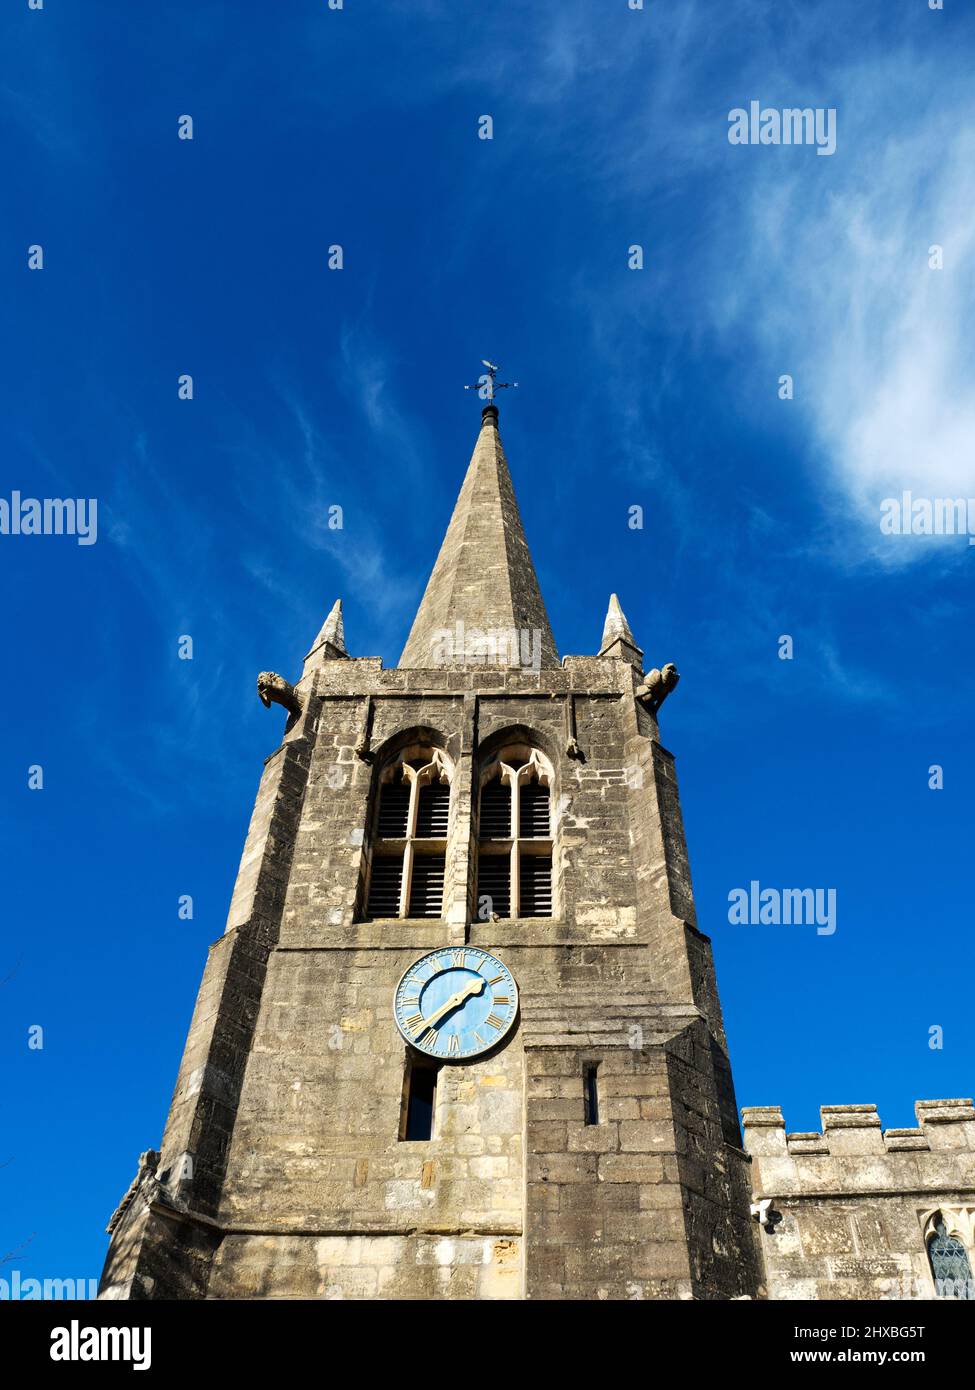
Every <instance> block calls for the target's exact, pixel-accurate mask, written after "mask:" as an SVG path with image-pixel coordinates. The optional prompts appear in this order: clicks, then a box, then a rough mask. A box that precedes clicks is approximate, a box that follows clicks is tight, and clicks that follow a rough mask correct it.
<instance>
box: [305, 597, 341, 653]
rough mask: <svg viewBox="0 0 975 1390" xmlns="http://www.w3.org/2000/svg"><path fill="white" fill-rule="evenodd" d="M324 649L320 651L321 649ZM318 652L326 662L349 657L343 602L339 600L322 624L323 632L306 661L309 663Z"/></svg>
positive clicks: (316, 639)
mask: <svg viewBox="0 0 975 1390" xmlns="http://www.w3.org/2000/svg"><path fill="white" fill-rule="evenodd" d="M320 647H321V648H324V650H323V651H319V648H320ZM316 652H317V653H318V655H319V657H320V658H322V659H324V660H325V661H335V660H337V659H340V658H341V657H347V656H348V655H349V653H348V652H347V651H346V650H345V625H344V624H343V622H342V600H341V599H340V598H337V599H336V600H335V602H334V603H333V604H332V608H331V612H330V613H329V615H328V617H327V618H326V619H325V621H324V623H323V624H322V630H321V632H320V633H319V634H318V636H317V637H316V638H315V640H314V642H312V644H311V651H310V652H309V653H308V656H306V657H305V660H306V661H308V660H309V659H310V658H311V657H313V656H314V655H315V654H316Z"/></svg>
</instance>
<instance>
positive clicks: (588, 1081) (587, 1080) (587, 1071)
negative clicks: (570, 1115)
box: [582, 1062, 599, 1125]
mask: <svg viewBox="0 0 975 1390" xmlns="http://www.w3.org/2000/svg"><path fill="white" fill-rule="evenodd" d="M598 1073H599V1063H598V1062H587V1063H586V1065H585V1066H584V1067H583V1069H582V1082H583V1094H584V1097H585V1116H586V1124H587V1125H598V1124H599V1080H598Z"/></svg>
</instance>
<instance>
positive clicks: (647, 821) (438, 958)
mask: <svg viewBox="0 0 975 1390" xmlns="http://www.w3.org/2000/svg"><path fill="white" fill-rule="evenodd" d="M595 632H598V626H597V627H596V629H595ZM594 637H595V633H594ZM670 655H671V654H670V653H665V652H656V651H652V652H651V653H650V656H651V658H652V660H648V661H646V662H645V660H644V653H643V651H642V650H641V648H640V646H639V645H638V643H637V640H636V637H635V636H634V634H633V632H632V631H631V630H630V627H629V625H628V623H627V620H626V618H625V616H624V614H623V612H622V610H621V607H620V604H619V602H618V601H617V599H616V597H615V595H613V596H612V597H611V598H610V600H609V611H608V613H607V615H606V619H605V626H604V628H603V632H602V640H601V642H600V643H599V648H598V651H596V652H595V654H593V655H582V656H564V657H560V656H559V652H558V650H557V648H556V644H555V639H554V636H553V633H552V630H551V627H550V625H549V620H548V617H547V615H546V610H545V604H544V602H543V599H542V595H541V592H540V589H539V584H538V579H537V577H536V574H535V569H534V566H533V563H532V558H531V554H530V552H529V549H528V544H527V542H526V539H525V534H524V530H523V527H522V521H521V517H520V514H519V510H518V505H517V502H516V499H515V494H514V490H513V487H512V482H511V477H510V474H509V471H508V466H507V463H506V460H505V455H504V451H503V449H502V445H501V438H500V435H499V430H498V410H497V407H496V405H495V404H494V401H493V398H492V399H491V400H490V402H489V404H487V405H486V406H485V407H484V409H483V412H482V420H481V426H480V431H479V434H478V438H477V442H476V444H475V447H474V452H473V455H472V457H471V461H470V465H469V468H468V470H467V475H466V477H465V479H464V482H463V486H462V487H461V490H460V494H459V497H458V499H457V503H456V506H455V508H454V512H453V516H452V518H451V520H450V524H449V526H448V528H447V532H446V536H445V537H444V540H443V544H442V546H441V548H440V553H439V556H438V557H437V560H436V564H435V565H434V568H433V573H432V574H431V576H430V580H429V582H428V584H427V587H426V591H425V593H424V595H423V599H422V602H421V603H420V607H419V610H418V612H417V614H416V617H415V619H414V622H413V626H412V629H411V631H410V633H409V636H408V638H407V641H406V645H405V647H404V649H403V654H402V656H401V658H400V662H399V665H398V666H397V667H395V668H394V669H392V670H386V669H384V668H383V664H382V661H381V660H380V659H379V658H376V657H369V656H366V657H359V656H355V655H352V654H350V653H349V652H348V651H347V649H346V643H345V635H344V631H343V620H342V609H341V604H340V603H336V605H335V607H334V608H333V609H332V611H331V613H330V614H329V615H328V618H327V620H326V622H325V624H324V626H323V627H322V629H321V631H320V633H319V634H318V636H317V637H316V638H315V641H314V642H313V643H312V646H311V649H310V651H309V652H308V654H307V656H306V657H305V658H304V665H303V667H302V669H301V675H300V678H299V679H298V680H297V681H295V682H294V684H292V683H291V681H290V680H288V679H286V678H284V677H282V676H279V675H277V674H275V673H273V672H262V673H261V675H260V676H259V677H258V694H259V696H260V698H261V699H262V701H263V702H264V704H265V705H267V706H268V707H274V706H278V707H280V708H278V709H273V711H272V715H271V716H269V718H273V719H274V721H275V723H277V721H279V720H280V721H282V723H281V725H280V730H281V732H280V735H278V734H277V733H275V734H272V737H275V738H276V737H280V742H279V744H278V746H277V747H276V748H275V750H274V751H273V752H272V753H271V754H270V756H269V757H268V758H267V759H266V761H265V764H264V770H263V775H262V777H261V782H260V787H259V790H258V793H257V800H256V804H255V807H254V812H253V815H252V818H251V822H250V828H249V830H248V834H247V839H246V843H245V846H244V851H243V855H242V858H241V863H240V870H239V874H238V877H237V882H236V887H235V889H234V893H233V899H232V902H231V906H230V913H229V917H228V921H227V927H226V931H225V933H224V935H223V936H222V937H221V938H220V939H219V940H218V941H217V942H216V943H215V944H214V945H213V946H212V947H211V948H210V952H209V957H208V960H207V964H206V969H205V972H204V976H203V982H202V985H201V987H200V992H199V996H198V999H197V1003H196V1009H195V1012H194V1014H193V1019H192V1023H191V1025H190V1030H189V1036H188V1039H187V1043H186V1049H185V1052H184V1055H183V1060H182V1065H181V1067H180V1070H179V1076H178V1080H177V1084H176V1091H175V1094H174V1097H173V1101H172V1105H171V1108H170V1112H169V1118H168V1121H167V1124H166V1129H165V1133H164V1135H163V1139H162V1143H161V1147H160V1149H159V1151H158V1152H157V1151H156V1150H152V1149H149V1150H147V1151H146V1152H145V1153H144V1154H143V1155H142V1157H141V1160H140V1164H139V1170H138V1172H137V1175H136V1177H135V1179H134V1181H133V1183H132V1185H131V1187H130V1189H129V1191H128V1192H127V1193H126V1195H125V1197H124V1198H123V1200H122V1203H121V1205H120V1207H119V1209H118V1211H117V1212H116V1213H115V1215H114V1216H113V1217H112V1221H111V1224H110V1227H109V1230H110V1233H111V1242H110V1247H109V1251H108V1256H107V1260H106V1264H105V1270H104V1274H103V1277H102V1286H101V1294H100V1297H102V1298H121V1299H197V1298H199V1299H203V1298H208V1299H231V1298H232V1299H240V1298H244V1299H265V1298H287V1299H369V1298H378V1299H438V1300H439V1299H611V1300H633V1299H739V1298H809V1299H816V1298H853V1297H888V1298H929V1297H935V1296H955V1297H964V1296H971V1292H970V1293H969V1294H968V1295H966V1294H965V1292H964V1288H965V1286H966V1284H967V1287H968V1289H969V1290H970V1291H971V1280H972V1273H971V1263H972V1250H973V1245H975V1110H973V1108H972V1102H971V1100H936V1101H928V1102H920V1103H919V1105H918V1121H919V1123H918V1128H916V1129H910V1130H887V1131H886V1132H885V1131H882V1130H881V1127H880V1120H879V1118H878V1117H877V1114H876V1110H875V1108H874V1107H873V1106H869V1105H846V1106H829V1107H825V1108H824V1110H823V1129H822V1132H821V1133H816V1134H807V1133H804V1134H787V1133H786V1129H785V1124H784V1120H783V1117H782V1112H781V1110H779V1109H777V1108H775V1107H769V1106H764V1107H752V1108H749V1109H746V1110H745V1111H744V1112H743V1116H744V1129H742V1127H741V1126H740V1123H739V1111H738V1108H737V1102H736V1098H735V1089H734V1084H733V1081H732V1074H731V1066H730V1063H729V1057H728V1047H727V1043H726V1040H725V1034H724V1027H723V1024H722V1018H721V1007H720V1003H719V1000H718V990H717V983H716V980H715V972H714V965H713V961H712V953H711V944H710V941H709V939H708V937H707V936H706V935H704V933H703V932H702V931H701V930H700V929H699V927H698V923H697V919H696V914H695V908H694V897H693V893H692V888H691V875H690V869H689V864H688V852H687V845H686V843H685V838H684V828H683V824H682V820H681V809H680V800H679V797H678V790H677V777H676V772H675V764H674V756H673V754H672V753H671V752H669V751H668V749H667V748H666V747H665V746H664V743H663V742H662V741H661V727H660V725H661V720H665V715H666V707H665V706H664V701H665V700H666V699H667V698H668V697H669V696H670V695H671V694H672V693H673V691H674V689H675V687H676V686H677V682H678V674H677V670H676V667H675V666H674V665H673V664H672V663H670V662H669V661H665V660H663V658H665V657H669V656H670ZM292 674H293V673H292ZM675 698H679V696H676V697H675ZM282 711H283V713H282ZM754 1007H761V1008H767V1009H768V1010H769V1011H770V1015H771V1013H772V1012H773V1011H774V1010H776V1009H781V1007H782V1005H781V1002H779V1003H777V1002H776V1000H775V998H774V997H770V996H767V995H762V994H761V993H756V998H755V1001H754ZM770 1022H771V1018H770ZM743 1135H744V1141H743ZM946 1281H947V1282H946ZM972 1292H975V1291H972Z"/></svg>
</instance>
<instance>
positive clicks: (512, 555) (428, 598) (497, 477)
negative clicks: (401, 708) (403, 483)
mask: <svg viewBox="0 0 975 1390" xmlns="http://www.w3.org/2000/svg"><path fill="white" fill-rule="evenodd" d="M468 663H469V664H471V665H474V664H476V665H482V666H534V667H536V668H537V667H539V666H547V667H551V666H558V665H559V654H558V651H557V650H556V647H555V640H554V638H553V637H552V629H551V627H550V626H549V621H548V616H547V615H546V612H545V604H544V602H543V600H542V595H541V592H540V590H539V587H538V578H537V576H536V574H535V566H534V565H533V564H532V558H531V554H530V553H529V550H528V542H527V541H526V540H525V532H524V529H523V527H522V524H521V516H520V514H519V511H518V503H517V501H516V499H515V492H514V488H513V487H512V483H511V475H510V473H509V472H508V465H507V462H506V460H505V456H504V450H503V448H502V447H501V438H500V435H499V434H498V410H497V406H495V405H486V406H485V407H484V409H483V411H482V412H481V432H480V434H479V435H478V439H477V443H476V444H475V446H474V452H473V454H472V455H471V461H470V466H469V467H468V469H467V476H466V477H465V478H464V483H463V486H462V487H461V490H460V495H459V496H458V498H457V503H456V505H455V507H454V514H453V516H452V517H451V518H450V525H449V526H448V527H447V534H446V535H445V536H444V540H443V544H442V545H441V547H440V554H439V555H438V556H437V562H436V564H435V565H434V567H433V573H432V574H431V575H430V579H429V581H428V583H427V587H426V591H425V593H424V595H423V599H422V600H421V603H420V607H419V609H418V610H417V614H416V617H415V619H414V620H413V627H412V628H411V630H410V635H409V637H408V638H407V642H406V646H405V647H404V648H403V655H402V656H401V657H400V662H399V664H400V666H401V667H419V668H423V667H434V666H462V665H465V664H468Z"/></svg>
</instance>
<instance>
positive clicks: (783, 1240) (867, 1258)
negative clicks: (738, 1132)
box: [742, 1100, 975, 1299]
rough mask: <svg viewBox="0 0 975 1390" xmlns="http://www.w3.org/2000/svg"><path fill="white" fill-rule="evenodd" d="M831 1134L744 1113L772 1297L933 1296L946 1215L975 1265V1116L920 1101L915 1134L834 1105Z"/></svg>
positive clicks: (826, 1117) (768, 1109)
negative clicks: (932, 1245)
mask: <svg viewBox="0 0 975 1390" xmlns="http://www.w3.org/2000/svg"><path fill="white" fill-rule="evenodd" d="M820 1113H821V1116H822V1124H823V1128H822V1132H821V1133H816V1134H812V1133H802V1134H786V1130H785V1122H784V1120H783V1118H782V1111H781V1110H780V1109H778V1107H776V1106H764V1107H751V1108H748V1109H745V1110H744V1111H743V1112H742V1114H743V1116H744V1134H745V1148H746V1150H747V1151H748V1153H749V1154H750V1155H751V1158H752V1184H753V1191H754V1200H755V1202H766V1201H767V1202H768V1204H769V1205H768V1207H767V1209H766V1211H765V1212H764V1213H762V1219H763V1224H762V1226H761V1234H760V1237H759V1238H760V1244H761V1249H762V1253H763V1258H764V1265H765V1276H766V1286H767V1292H768V1296H769V1297H770V1298H775V1299H783V1298H790V1299H809V1298H838V1299H856V1298H933V1297H934V1296H935V1288H934V1282H933V1279H932V1275H931V1268H930V1265H929V1262H928V1257H927V1237H928V1236H929V1235H930V1232H931V1225H932V1221H933V1218H934V1217H935V1215H936V1214H937V1213H938V1212H939V1211H943V1212H945V1213H947V1214H948V1221H947V1224H948V1225H949V1227H953V1228H954V1229H955V1230H957V1231H958V1232H959V1233H960V1234H961V1236H962V1239H963V1241H964V1243H965V1244H966V1245H967V1247H968V1250H969V1257H970V1258H972V1250H973V1239H972V1237H973V1233H975V1110H973V1108H972V1102H971V1100H926V1101H918V1103H917V1106H916V1113H917V1119H918V1127H917V1128H915V1129H888V1130H882V1129H881V1125H880V1117H879V1116H878V1114H877V1109H876V1106H873V1105H829V1106H824V1107H823V1108H822V1110H821V1112H820Z"/></svg>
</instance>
